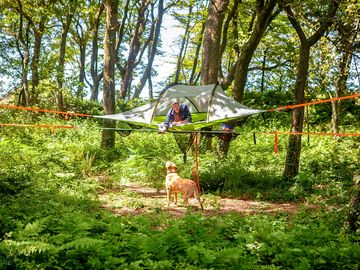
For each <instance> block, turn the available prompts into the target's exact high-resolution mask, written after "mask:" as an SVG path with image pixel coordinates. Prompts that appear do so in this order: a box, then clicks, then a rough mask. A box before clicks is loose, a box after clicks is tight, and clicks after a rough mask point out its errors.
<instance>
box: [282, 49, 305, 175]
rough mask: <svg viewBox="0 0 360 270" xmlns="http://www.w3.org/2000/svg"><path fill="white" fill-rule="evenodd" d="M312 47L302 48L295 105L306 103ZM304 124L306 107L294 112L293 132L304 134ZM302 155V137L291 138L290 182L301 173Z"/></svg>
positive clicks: (288, 161)
mask: <svg viewBox="0 0 360 270" xmlns="http://www.w3.org/2000/svg"><path fill="white" fill-rule="evenodd" d="M309 57H310V46H309V45H308V44H307V43H305V44H302V46H301V47H300V55H299V62H298V65H297V69H298V71H297V75H296V83H295V88H294V97H295V100H294V101H295V104H302V103H304V101H305V88H306V85H307V74H308V71H309ZM303 124H304V107H300V108H296V109H294V110H293V116H292V124H291V132H302V130H303ZM300 153H301V135H293V134H291V135H290V136H289V144H288V149H287V155H286V161H285V169H284V173H283V176H284V178H285V179H288V180H290V179H291V178H293V177H295V176H296V175H298V173H299V164H300Z"/></svg>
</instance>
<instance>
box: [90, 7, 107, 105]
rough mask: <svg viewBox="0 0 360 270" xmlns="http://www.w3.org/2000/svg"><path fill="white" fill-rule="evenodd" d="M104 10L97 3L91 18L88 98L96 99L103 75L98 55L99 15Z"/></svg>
mask: <svg viewBox="0 0 360 270" xmlns="http://www.w3.org/2000/svg"><path fill="white" fill-rule="evenodd" d="M103 11H104V4H103V3H100V4H98V7H97V9H96V12H95V15H94V17H93V19H92V51H91V60H90V74H91V78H92V84H91V85H90V86H91V95H90V100H93V101H97V100H98V96H99V85H100V81H101V79H102V77H103V70H101V69H99V66H98V56H99V46H98V40H99V27H100V19H101V15H102V13H103Z"/></svg>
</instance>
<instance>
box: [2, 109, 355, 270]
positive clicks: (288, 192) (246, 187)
mask: <svg viewBox="0 0 360 270" xmlns="http://www.w3.org/2000/svg"><path fill="white" fill-rule="evenodd" d="M0 118H1V120H2V121H3V122H8V123H10V122H12V121H13V120H14V119H17V120H18V122H22V123H32V122H31V121H36V122H37V123H42V124H50V125H64V124H65V125H74V126H77V127H78V128H76V129H56V130H51V129H40V128H39V129H32V128H17V127H7V128H1V129H0V149H1V151H0V164H1V166H0V269H337V268H341V269H357V268H358V267H359V260H358V258H359V257H360V248H359V245H358V243H359V238H358V235H356V234H355V233H351V232H349V231H348V229H347V216H348V211H349V208H348V202H349V200H350V195H351V185H352V177H353V175H354V173H355V172H356V171H357V170H358V168H359V166H358V165H359V143H360V142H359V140H358V138H343V139H341V140H338V141H335V140H334V139H333V138H332V137H311V140H310V144H309V145H308V142H307V140H306V139H305V138H303V149H302V156H301V168H300V174H299V176H298V177H297V178H295V179H293V182H292V183H290V184H289V183H286V184H284V183H283V181H282V178H281V175H282V170H283V167H284V160H285V153H286V143H287V136H285V135H280V136H279V153H278V154H277V155H276V154H274V151H273V149H274V148H273V147H274V137H273V135H271V134H257V135H256V144H254V140H253V133H252V131H253V129H252V128H249V127H247V126H244V127H243V128H242V130H241V132H243V133H242V134H241V135H240V136H238V138H237V139H236V140H234V141H233V142H232V144H231V146H230V151H229V155H228V157H227V158H225V159H220V158H219V157H218V156H217V155H216V153H215V151H214V152H206V151H205V146H204V145H205V141H202V143H201V144H200V146H199V176H200V184H201V187H202V189H203V190H204V192H205V194H204V197H205V198H208V199H209V200H210V199H211V198H213V199H214V198H218V197H221V196H224V195H226V196H232V197H238V198H242V199H253V200H258V201H273V202H280V201H281V202H290V201H291V202H292V201H295V202H297V203H298V204H300V205H302V202H306V203H307V204H308V205H311V206H312V207H304V208H303V209H301V210H300V211H299V212H294V213H290V214H289V213H286V212H281V211H280V212H278V213H273V214H265V213H261V212H255V214H252V215H248V214H245V213H228V214H220V213H221V211H220V210H221V209H220V206H219V205H217V207H218V208H219V209H218V210H219V211H213V212H211V213H210V214H204V213H201V212H199V211H195V210H192V209H191V208H189V209H188V211H187V213H186V215H185V216H184V217H174V216H171V215H169V214H168V213H167V211H166V209H163V208H162V207H161V205H154V206H153V207H152V208H151V209H150V213H147V214H141V215H134V216H132V215H129V216H117V215H115V214H113V213H112V212H111V209H105V208H103V206H102V205H101V202H100V201H99V198H98V193H106V192H108V191H109V190H110V191H111V192H113V193H114V194H115V195H117V194H118V195H119V196H120V195H123V194H124V195H127V196H129V197H131V200H128V202H122V203H123V205H124V206H127V207H142V205H141V200H142V197H140V196H139V195H138V194H135V193H134V194H133V195H132V194H130V193H129V192H128V193H127V194H125V191H123V190H122V189H121V186H122V185H123V184H128V183H141V184H144V185H147V186H151V187H156V188H161V189H162V188H163V185H164V179H165V174H166V171H165V167H164V165H165V162H166V161H167V160H171V161H173V162H175V163H176V164H177V165H178V167H179V173H180V174H181V175H182V176H184V177H187V178H192V171H193V169H194V168H195V167H196V161H195V154H194V150H192V152H189V153H188V156H187V163H184V162H183V154H182V152H181V151H180V150H179V148H178V147H177V145H176V142H175V140H174V138H173V137H172V135H171V134H163V135H158V134H154V133H137V132H133V133H131V134H130V135H129V136H126V137H120V136H119V135H116V136H117V140H116V147H115V149H113V150H112V151H105V150H102V149H101V148H100V147H99V146H100V140H101V131H100V129H99V126H98V122H97V121H96V120H94V119H89V120H82V119H71V120H70V121H63V120H61V119H59V118H56V117H46V116H44V115H25V116H18V115H9V114H7V115H0ZM274 126H276V125H275V124H274ZM262 129H263V131H266V130H267V131H271V130H272V127H263V128H262ZM354 129H355V128H354ZM355 131H356V130H355ZM217 140H218V139H217V138H214V141H213V146H214V148H215V149H216V147H217V143H218V141H217ZM211 196H213V197H211ZM215 200H216V199H214V201H215ZM214 204H215V202H214Z"/></svg>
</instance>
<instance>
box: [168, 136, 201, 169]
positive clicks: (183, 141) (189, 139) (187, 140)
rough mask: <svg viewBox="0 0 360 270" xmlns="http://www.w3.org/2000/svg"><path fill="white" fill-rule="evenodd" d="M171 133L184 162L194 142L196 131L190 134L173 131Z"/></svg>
mask: <svg viewBox="0 0 360 270" xmlns="http://www.w3.org/2000/svg"><path fill="white" fill-rule="evenodd" d="M173 135H174V139H175V141H176V143H177V145H178V146H179V148H180V150H181V152H182V153H183V154H184V163H186V155H187V152H188V151H189V150H190V148H191V146H192V145H193V143H194V139H195V137H196V133H190V134H181V133H173Z"/></svg>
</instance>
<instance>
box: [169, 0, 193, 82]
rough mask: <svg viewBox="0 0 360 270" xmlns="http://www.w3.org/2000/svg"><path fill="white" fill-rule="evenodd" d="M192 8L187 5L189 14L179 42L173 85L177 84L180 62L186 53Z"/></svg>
mask: <svg viewBox="0 0 360 270" xmlns="http://www.w3.org/2000/svg"><path fill="white" fill-rule="evenodd" d="M192 8H193V6H192V5H189V13H188V17H187V19H186V26H185V33H184V35H183V37H182V40H181V46H180V52H179V56H178V59H177V63H176V72H175V79H174V83H175V84H176V83H178V82H179V78H180V70H181V66H182V62H183V60H184V55H185V53H186V50H185V44H186V43H187V40H188V39H189V28H190V22H191V13H192Z"/></svg>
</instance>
